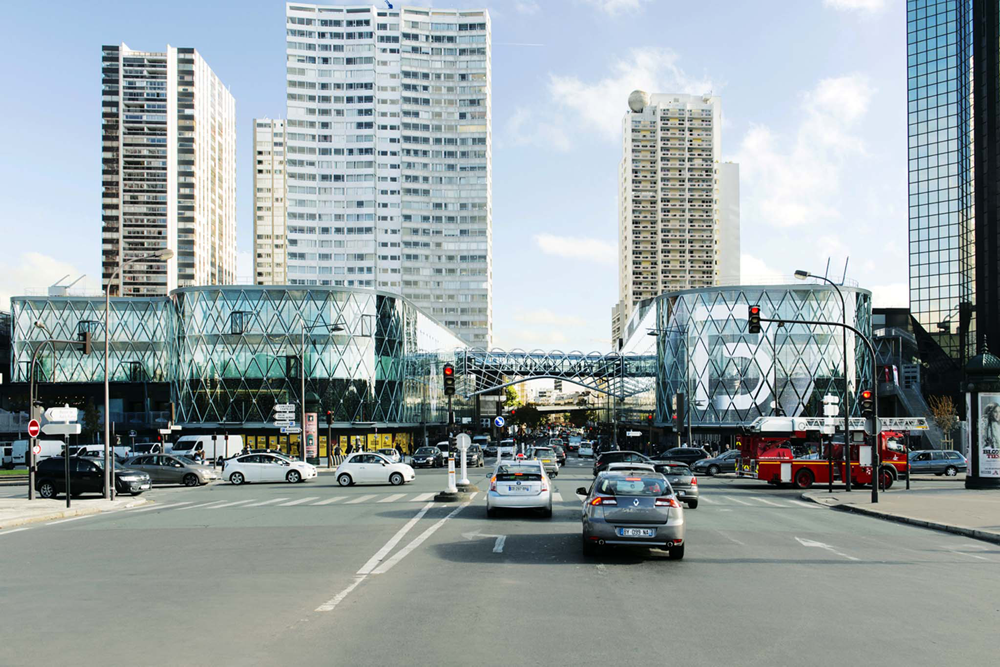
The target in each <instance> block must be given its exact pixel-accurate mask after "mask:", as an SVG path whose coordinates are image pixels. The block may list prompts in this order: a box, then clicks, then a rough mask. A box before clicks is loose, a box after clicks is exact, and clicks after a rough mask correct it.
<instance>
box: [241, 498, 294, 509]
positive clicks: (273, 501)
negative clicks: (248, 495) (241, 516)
mask: <svg viewBox="0 0 1000 667" xmlns="http://www.w3.org/2000/svg"><path fill="white" fill-rule="evenodd" d="M282 500H288V498H271V499H270V500H265V501H263V502H259V503H250V504H249V505H247V507H263V506H264V505H270V504H272V503H280V502H281V501H282Z"/></svg>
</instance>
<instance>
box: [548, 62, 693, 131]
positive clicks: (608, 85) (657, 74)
mask: <svg viewBox="0 0 1000 667" xmlns="http://www.w3.org/2000/svg"><path fill="white" fill-rule="evenodd" d="M678 60H679V57H678V55H677V54H676V53H674V52H673V51H671V50H670V49H665V48H660V47H643V48H635V49H632V50H631V51H629V54H628V57H627V58H624V59H618V60H616V61H614V62H613V63H612V65H611V71H610V73H609V74H608V76H606V77H604V78H602V79H599V80H597V81H592V82H588V81H582V80H581V79H579V78H578V77H576V76H558V75H556V74H550V75H549V94H550V95H551V97H552V103H553V104H555V105H556V106H558V107H562V108H563V109H565V110H566V111H568V112H569V114H570V116H569V117H568V120H569V122H570V123H573V124H575V125H577V126H578V127H577V128H576V129H577V130H579V131H580V132H581V133H585V132H586V133H589V132H592V131H595V130H596V131H597V132H599V133H600V134H601V135H603V137H604V138H605V139H607V140H614V141H618V140H620V138H621V124H622V117H623V116H624V115H625V111H626V110H627V109H628V96H629V93H631V92H632V91H633V90H636V89H640V90H645V91H649V92H651V93H692V94H701V93H706V92H709V91H711V90H712V83H711V81H709V80H708V79H705V78H696V77H691V76H689V75H688V74H687V73H686V72H684V71H683V70H682V69H681V68H680V66H679V65H678Z"/></svg>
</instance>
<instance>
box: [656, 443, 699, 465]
mask: <svg viewBox="0 0 1000 667" xmlns="http://www.w3.org/2000/svg"><path fill="white" fill-rule="evenodd" d="M711 456H712V455H711V454H709V453H708V452H706V451H705V450H704V449H702V448H701V447H674V448H673V449H668V450H667V451H665V452H663V453H662V454H660V456H659V457H658V458H659V459H660V460H661V461H680V462H682V463H686V464H688V465H691V464H693V463H694V462H695V461H701V460H702V459H707V458H711Z"/></svg>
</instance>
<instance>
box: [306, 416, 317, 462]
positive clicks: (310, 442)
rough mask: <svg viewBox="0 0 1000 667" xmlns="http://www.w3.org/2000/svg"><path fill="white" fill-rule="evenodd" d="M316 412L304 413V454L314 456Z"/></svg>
mask: <svg viewBox="0 0 1000 667" xmlns="http://www.w3.org/2000/svg"><path fill="white" fill-rule="evenodd" d="M316 428H317V427H316V413H315V412H307V413H306V429H305V436H306V456H307V457H308V458H311V459H312V458H316Z"/></svg>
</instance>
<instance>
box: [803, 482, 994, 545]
mask: <svg viewBox="0 0 1000 667" xmlns="http://www.w3.org/2000/svg"><path fill="white" fill-rule="evenodd" d="M878 498H879V502H878V504H877V505H873V504H872V502H871V489H868V488H865V489H860V490H856V491H852V492H851V493H846V492H845V491H844V490H843V489H842V488H841V489H839V490H835V491H834V492H833V493H828V492H827V491H825V490H822V491H820V490H814V491H806V492H805V493H803V494H802V499H803V500H809V501H812V502H814V503H819V504H821V505H826V506H827V507H832V508H834V509H839V510H844V511H847V512H857V513H859V514H867V515H869V516H874V517H877V518H880V519H885V520H887V521H896V522H898V523H908V524H911V525H914V526H921V527H923V528H932V529H934V530H943V531H947V532H949V533H956V534H959V535H965V536H966V537H972V538H974V539H977V540H984V541H986V542H994V543H996V544H1000V493H998V492H996V491H967V490H966V489H964V488H963V487H962V486H961V484H960V483H953V484H949V485H944V484H934V488H914V489H910V490H909V491H907V490H906V489H905V488H903V487H902V486H901V485H900V484H899V482H897V483H896V485H894V486H893V488H892V489H891V490H889V491H881V492H879V496H878Z"/></svg>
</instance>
